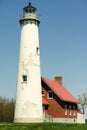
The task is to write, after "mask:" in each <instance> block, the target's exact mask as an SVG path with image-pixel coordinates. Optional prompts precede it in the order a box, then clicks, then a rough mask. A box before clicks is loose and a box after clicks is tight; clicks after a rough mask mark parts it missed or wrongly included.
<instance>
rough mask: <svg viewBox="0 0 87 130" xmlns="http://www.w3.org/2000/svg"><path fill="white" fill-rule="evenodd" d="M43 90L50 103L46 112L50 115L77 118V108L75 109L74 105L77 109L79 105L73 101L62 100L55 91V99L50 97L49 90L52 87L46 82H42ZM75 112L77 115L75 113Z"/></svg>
mask: <svg viewBox="0 0 87 130" xmlns="http://www.w3.org/2000/svg"><path fill="white" fill-rule="evenodd" d="M42 90H43V91H44V94H45V95H44V98H45V99H46V100H47V101H48V103H49V105H48V107H46V110H45V113H46V114H47V115H50V116H52V117H54V118H77V110H73V106H75V109H77V105H76V104H73V103H67V102H63V101H61V100H60V99H59V98H58V97H57V96H56V95H55V93H53V99H48V91H51V89H50V88H49V87H48V86H46V84H45V83H42ZM65 105H67V115H65ZM69 106H71V108H72V109H71V115H70V108H69ZM74 113H75V115H74Z"/></svg>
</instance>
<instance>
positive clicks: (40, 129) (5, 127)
mask: <svg viewBox="0 0 87 130" xmlns="http://www.w3.org/2000/svg"><path fill="white" fill-rule="evenodd" d="M0 130H87V124H58V123H38V124H36V123H34V124H14V123H0Z"/></svg>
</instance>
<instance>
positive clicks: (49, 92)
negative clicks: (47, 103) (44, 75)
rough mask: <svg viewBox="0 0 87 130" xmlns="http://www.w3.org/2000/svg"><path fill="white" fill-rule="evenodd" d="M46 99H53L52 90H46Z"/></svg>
mask: <svg viewBox="0 0 87 130" xmlns="http://www.w3.org/2000/svg"><path fill="white" fill-rule="evenodd" d="M48 99H53V92H52V91H48Z"/></svg>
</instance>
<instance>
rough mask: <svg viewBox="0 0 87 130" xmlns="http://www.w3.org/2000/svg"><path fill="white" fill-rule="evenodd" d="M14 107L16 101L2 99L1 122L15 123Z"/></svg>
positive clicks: (0, 104)
mask: <svg viewBox="0 0 87 130" xmlns="http://www.w3.org/2000/svg"><path fill="white" fill-rule="evenodd" d="M14 106H15V101H14V99H10V100H9V99H6V98H4V97H0V122H13V118H14Z"/></svg>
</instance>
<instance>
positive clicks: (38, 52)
mask: <svg viewBox="0 0 87 130" xmlns="http://www.w3.org/2000/svg"><path fill="white" fill-rule="evenodd" d="M36 54H37V55H40V51H39V47H37V48H36Z"/></svg>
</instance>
